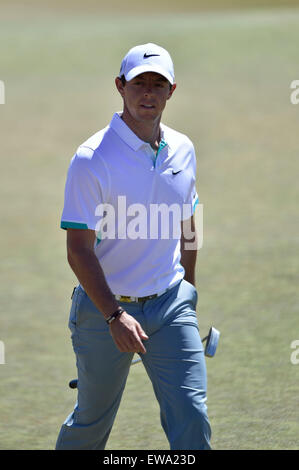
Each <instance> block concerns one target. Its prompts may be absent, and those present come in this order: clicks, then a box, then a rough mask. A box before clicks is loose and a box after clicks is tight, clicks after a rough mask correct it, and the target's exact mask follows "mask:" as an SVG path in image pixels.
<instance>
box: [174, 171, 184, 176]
mask: <svg viewBox="0 0 299 470" xmlns="http://www.w3.org/2000/svg"><path fill="white" fill-rule="evenodd" d="M181 171H183V170H178V171H173V170H172V174H173V175H177V174H178V173H181Z"/></svg>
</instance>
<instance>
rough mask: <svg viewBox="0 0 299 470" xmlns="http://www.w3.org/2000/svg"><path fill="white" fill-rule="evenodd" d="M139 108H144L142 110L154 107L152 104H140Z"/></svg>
mask: <svg viewBox="0 0 299 470" xmlns="http://www.w3.org/2000/svg"><path fill="white" fill-rule="evenodd" d="M140 106H141V108H144V109H154V108H155V106H154V105H153V104H141V105H140Z"/></svg>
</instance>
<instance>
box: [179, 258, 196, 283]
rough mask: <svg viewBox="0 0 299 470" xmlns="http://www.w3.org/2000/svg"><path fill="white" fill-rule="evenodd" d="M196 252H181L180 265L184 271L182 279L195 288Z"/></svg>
mask: <svg viewBox="0 0 299 470" xmlns="http://www.w3.org/2000/svg"><path fill="white" fill-rule="evenodd" d="M196 258H197V250H182V251H181V265H182V266H183V268H184V269H185V276H184V278H185V279H186V281H188V282H190V283H191V284H193V285H194V286H195V282H196V280H195V266H196Z"/></svg>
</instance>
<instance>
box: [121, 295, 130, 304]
mask: <svg viewBox="0 0 299 470" xmlns="http://www.w3.org/2000/svg"><path fill="white" fill-rule="evenodd" d="M119 301H120V302H132V298H131V297H130V296H127V295H120V296H119Z"/></svg>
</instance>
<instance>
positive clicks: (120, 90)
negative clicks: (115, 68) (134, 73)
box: [115, 77, 124, 97]
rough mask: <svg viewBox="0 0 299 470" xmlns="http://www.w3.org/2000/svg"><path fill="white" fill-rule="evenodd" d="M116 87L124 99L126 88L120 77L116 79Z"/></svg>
mask: <svg viewBox="0 0 299 470" xmlns="http://www.w3.org/2000/svg"><path fill="white" fill-rule="evenodd" d="M115 86H116V88H117V90H118V92H119V93H120V95H121V96H122V97H123V96H124V86H123V84H122V81H121V79H120V78H119V77H116V79H115Z"/></svg>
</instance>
